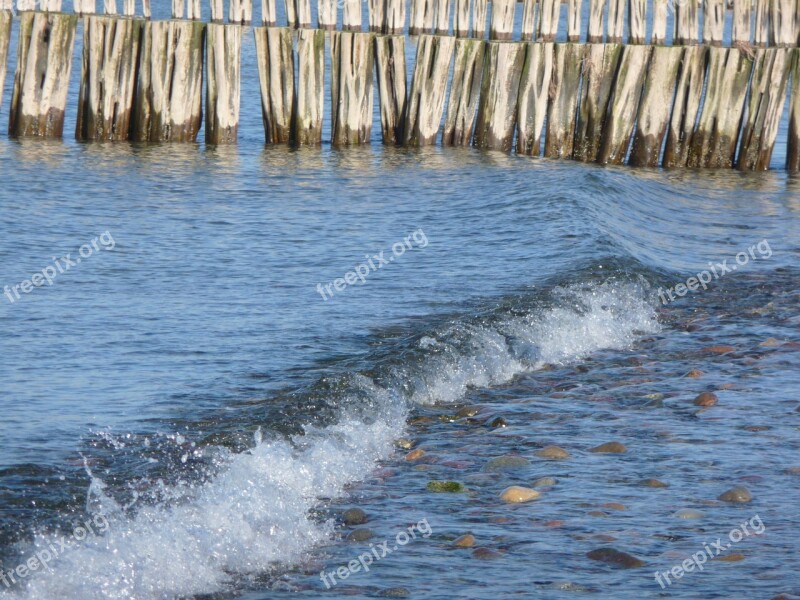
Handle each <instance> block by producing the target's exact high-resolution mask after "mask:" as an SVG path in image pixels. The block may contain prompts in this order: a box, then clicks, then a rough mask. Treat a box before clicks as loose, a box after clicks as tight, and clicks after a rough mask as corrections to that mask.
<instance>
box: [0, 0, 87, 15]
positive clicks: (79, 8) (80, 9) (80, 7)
mask: <svg viewBox="0 0 800 600" xmlns="http://www.w3.org/2000/svg"><path fill="white" fill-rule="evenodd" d="M6 1H7V2H8V3H9V4H13V0H6ZM72 6H73V10H74V12H75V14H77V15H81V16H83V15H93V14H95V12H96V9H95V0H73V2H72ZM17 10H22V8H20V2H19V0H17Z"/></svg>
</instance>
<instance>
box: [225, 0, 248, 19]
mask: <svg viewBox="0 0 800 600" xmlns="http://www.w3.org/2000/svg"><path fill="white" fill-rule="evenodd" d="M252 20H253V0H230V4H229V5H228V23H236V24H237V25H249V24H250V23H251V21H252Z"/></svg>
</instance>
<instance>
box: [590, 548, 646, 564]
mask: <svg viewBox="0 0 800 600" xmlns="http://www.w3.org/2000/svg"><path fill="white" fill-rule="evenodd" d="M586 557H587V558H589V559H591V560H596V561H598V562H602V563H605V564H607V565H611V566H613V567H618V568H620V569H635V568H636V567H643V566H644V565H645V562H644V561H642V560H639V559H638V558H636V557H635V556H633V555H632V554H628V553H627V552H623V551H622V550H617V549H616V548H597V549H596V550H591V551H590V552H587V553H586Z"/></svg>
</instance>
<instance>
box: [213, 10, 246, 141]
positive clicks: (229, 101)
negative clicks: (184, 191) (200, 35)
mask: <svg viewBox="0 0 800 600" xmlns="http://www.w3.org/2000/svg"><path fill="white" fill-rule="evenodd" d="M206 55H207V56H208V71H207V73H208V81H207V83H206V132H205V135H206V143H208V144H231V143H235V142H236V138H237V136H238V132H239V97H240V93H241V92H240V88H241V71H240V65H241V55H242V26H241V25H222V24H213V23H211V24H209V25H208V28H207V29H206Z"/></svg>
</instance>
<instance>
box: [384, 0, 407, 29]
mask: <svg viewBox="0 0 800 600" xmlns="http://www.w3.org/2000/svg"><path fill="white" fill-rule="evenodd" d="M405 27H406V0H386V8H385V9H384V26H383V31H384V32H385V33H387V34H389V35H394V34H396V33H405Z"/></svg>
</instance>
